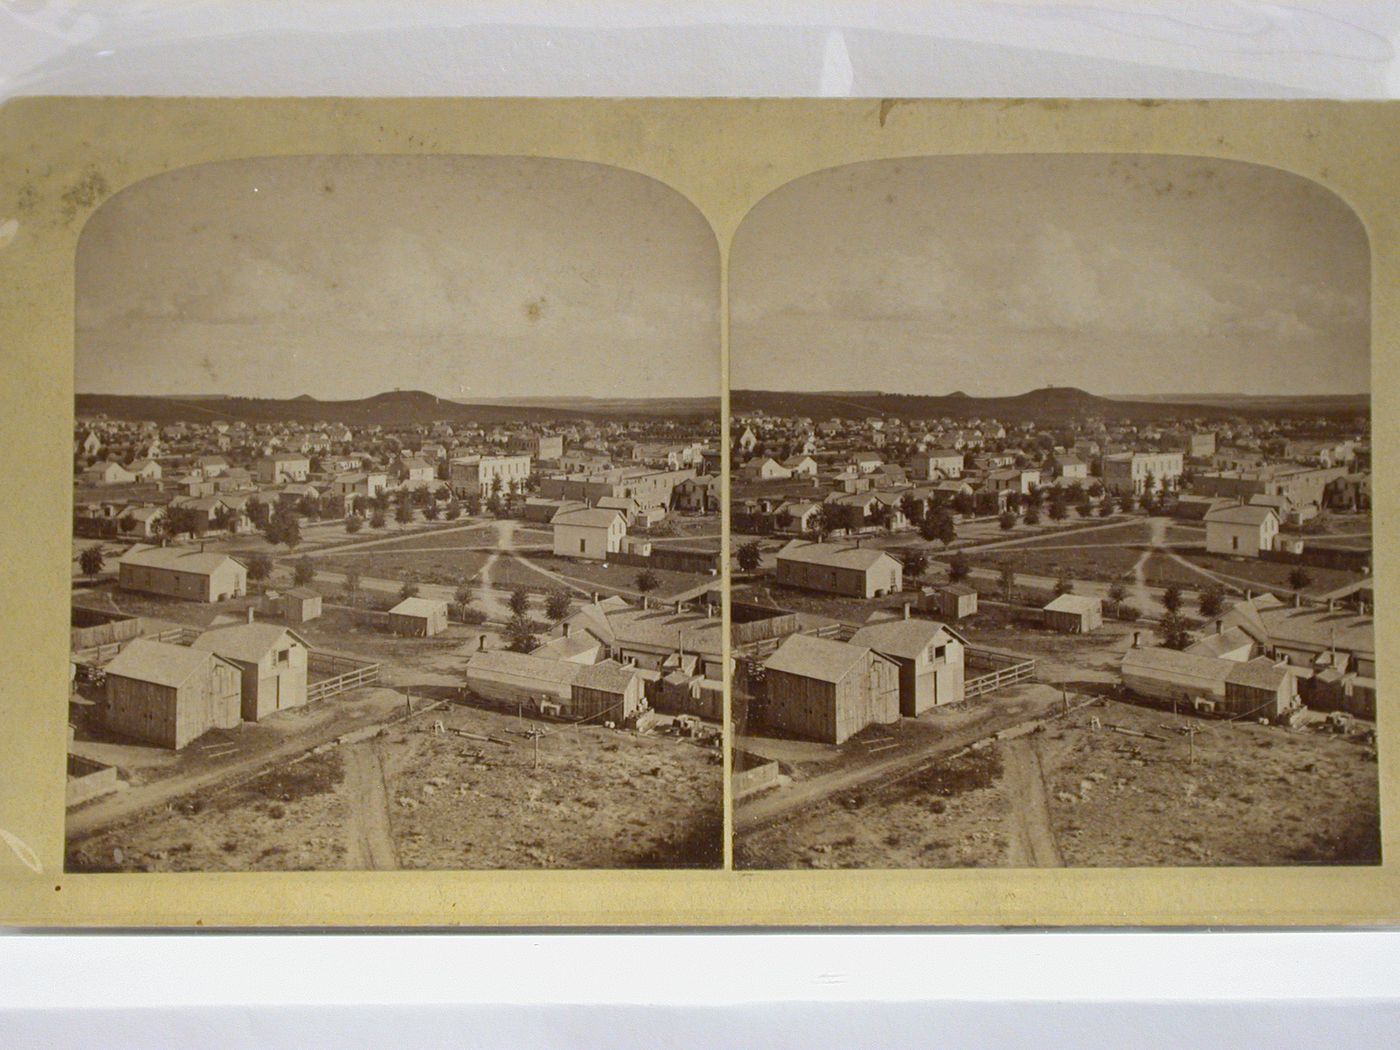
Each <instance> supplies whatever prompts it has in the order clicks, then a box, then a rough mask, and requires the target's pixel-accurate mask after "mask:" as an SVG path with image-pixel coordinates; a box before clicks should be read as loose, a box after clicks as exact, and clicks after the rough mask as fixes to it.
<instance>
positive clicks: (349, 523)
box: [345, 514, 365, 536]
mask: <svg viewBox="0 0 1400 1050" xmlns="http://www.w3.org/2000/svg"><path fill="white" fill-rule="evenodd" d="M364 524H365V523H364V519H362V518H360V517H359V516H357V515H355V514H351V515H350V516H349V517H348V518H346V519H345V531H346V532H348V533H349V534H350V535H351V536H353V535H355V533H357V532H359V531H360V529H362V528H364Z"/></svg>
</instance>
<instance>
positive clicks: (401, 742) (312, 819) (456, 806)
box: [68, 705, 722, 871]
mask: <svg viewBox="0 0 1400 1050" xmlns="http://www.w3.org/2000/svg"><path fill="white" fill-rule="evenodd" d="M439 721H441V722H442V723H443V725H444V728H446V729H448V730H452V729H463V730H466V731H468V732H472V733H476V734H479V735H483V736H491V737H494V738H496V740H498V741H503V742H499V743H492V742H482V741H477V740H471V739H468V738H465V737H462V736H458V735H456V734H455V733H452V732H444V733H438V732H434V731H433V729H434V723H435V722H439ZM523 727H530V728H538V729H542V730H543V731H544V732H545V733H546V734H547V735H546V736H544V737H543V738H541V740H540V742H539V760H538V767H536V760H535V744H534V741H533V740H532V739H530V738H528V737H526V736H524V735H522V734H521V733H520V730H521V729H522V728H523ZM718 758H719V753H718V751H716V750H715V749H713V748H702V747H699V746H697V745H694V744H691V743H689V742H686V741H683V740H678V739H676V738H672V737H661V736H649V737H639V736H635V735H633V734H630V733H620V732H615V731H611V730H606V729H602V728H598V727H587V728H583V729H580V730H578V731H577V732H575V730H573V729H572V728H570V727H561V726H560V725H558V724H546V723H535V722H524V723H520V722H517V720H516V719H514V718H511V717H509V716H506V715H501V714H497V713H495V712H490V711H482V710H478V709H475V708H470V707H466V706H457V705H453V706H449V707H446V708H436V709H432V710H427V711H424V712H422V713H421V714H420V715H417V716H415V717H413V718H412V719H409V720H408V721H405V722H402V723H400V724H399V725H396V726H391V727H388V728H386V729H384V730H381V731H380V733H379V734H377V735H374V736H369V737H364V738H357V739H354V740H350V741H347V742H345V743H343V744H341V745H340V746H338V747H334V748H331V749H329V750H326V751H324V752H322V753H320V754H313V755H311V756H310V757H308V758H305V759H304V760H301V761H298V762H295V763H287V764H283V765H280V766H277V767H275V768H272V769H269V770H267V771H266V772H264V773H263V774H261V775H259V776H255V777H253V778H252V779H250V780H247V781H245V782H243V783H241V784H238V785H237V786H233V787H223V786H220V785H212V786H209V787H205V788H201V789H199V790H195V791H192V792H190V793H188V794H186V795H182V796H180V797H179V798H177V799H175V800H174V801H173V802H172V804H171V805H170V806H169V807H168V808H162V809H157V810H152V811H148V812H145V813H142V814H140V815H138V816H134V817H131V818H129V819H126V820H124V821H121V822H118V823H115V824H113V825H110V826H107V827H104V828H102V829H101V830H100V831H98V832H96V833H94V834H91V835H89V836H87V837H85V838H83V839H81V840H80V841H77V842H74V843H72V844H71V845H70V848H69V858H68V859H69V869H70V870H78V871H97V870H122V871H221V870H235V871H242V870H307V869H317V868H354V869H363V868H392V867H403V868H420V869H448V868H458V869H482V868H538V867H556V868H617V867H672V866H674V867H694V866H706V867H711V866H716V865H717V864H718V862H719V858H720V855H721V843H720V834H721V817H720V805H721V790H722V784H721V766H720V765H719V763H718Z"/></svg>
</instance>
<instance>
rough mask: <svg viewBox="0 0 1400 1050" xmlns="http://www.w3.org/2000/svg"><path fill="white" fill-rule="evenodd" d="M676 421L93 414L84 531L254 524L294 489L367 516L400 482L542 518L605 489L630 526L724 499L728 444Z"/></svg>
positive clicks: (138, 534) (81, 502) (324, 512)
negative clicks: (520, 508)
mask: <svg viewBox="0 0 1400 1050" xmlns="http://www.w3.org/2000/svg"><path fill="white" fill-rule="evenodd" d="M707 425H708V424H703V423H702V424H693V425H689V426H687V427H685V428H683V430H691V431H693V430H697V429H698V430H701V431H703V430H704V429H705V427H706V426H707ZM678 426H679V424H676V423H674V422H655V421H653V422H651V423H646V424H641V423H622V422H618V423H611V422H609V423H601V422H582V423H568V424H560V425H558V426H555V427H552V428H549V429H545V428H539V429H524V428H514V429H511V428H504V427H496V428H490V429H488V428H484V427H475V426H467V425H453V424H449V423H444V422H439V423H432V424H419V425H412V426H403V427H397V428H391V427H385V426H382V425H379V424H366V425H357V426H354V427H351V426H346V425H343V424H332V425H297V424H265V423H259V424H248V423H244V422H234V423H225V422H218V421H215V422H210V423H200V424H194V423H175V424H168V425H165V426H158V425H157V424H155V423H153V422H140V423H132V422H123V421H115V420H108V419H101V418H99V419H83V420H80V421H79V424H78V427H77V429H76V431H75V437H74V457H75V459H74V481H75V489H76V491H75V498H74V529H75V532H76V533H77V534H79V535H87V536H98V537H105V538H130V539H136V540H145V539H152V538H155V537H156V536H158V535H160V534H161V532H162V519H164V518H168V517H170V516H171V513H170V512H171V509H172V508H182V509H183V510H184V511H185V512H186V513H185V514H184V515H183V516H182V522H183V523H184V526H185V527H182V528H181V529H180V530H179V531H181V532H192V533H197V534H201V535H202V534H205V533H209V532H227V533H240V532H248V531H251V530H253V529H254V528H256V527H257V525H256V522H257V520H258V519H259V517H262V516H263V515H259V514H258V513H257V509H256V508H255V507H254V506H253V504H257V503H262V504H264V505H266V507H268V508H270V507H272V506H274V505H276V504H277V503H278V502H279V501H281V500H283V499H287V498H292V499H294V500H296V501H298V503H299V505H301V506H303V507H314V509H315V516H317V517H320V518H339V517H344V516H348V515H361V516H363V515H365V514H367V513H368V511H369V508H370V507H372V506H374V505H376V501H379V505H382V501H383V500H385V499H388V498H391V497H400V496H402V495H403V494H408V495H411V496H418V497H427V496H431V498H432V499H433V500H434V501H435V500H438V499H448V500H454V499H455V500H466V501H469V502H475V501H483V502H484V501H488V500H490V499H492V498H493V497H503V498H506V499H509V500H510V501H511V502H512V504H514V502H515V501H516V500H526V497H527V494H529V493H531V492H538V498H536V499H532V500H526V502H527V503H532V504H533V506H531V507H528V508H527V510H526V513H527V516H534V517H535V518H536V519H537V520H544V521H550V520H552V518H553V516H554V514H555V512H557V511H558V510H559V509H560V508H561V507H567V508H568V509H576V508H577V507H579V506H582V507H585V508H591V507H594V506H597V505H598V504H599V503H600V502H602V501H609V502H610V503H611V505H612V506H614V507H616V509H619V510H621V511H622V512H623V514H624V516H625V517H626V519H627V522H628V524H632V523H633V522H635V521H640V522H641V523H642V524H643V525H648V524H654V523H656V522H657V521H659V520H660V519H661V518H663V517H664V516H665V514H666V513H668V512H669V511H670V510H672V509H680V510H694V511H698V512H708V511H714V510H717V509H718V502H719V485H718V483H717V481H716V476H717V474H718V467H719V458H720V457H719V454H718V452H716V451H715V450H713V449H712V448H711V447H710V446H709V445H707V444H706V443H705V442H704V441H703V440H700V439H696V438H694V437H688V436H684V435H683V434H679V435H677V437H676V438H675V439H674V440H670V441H658V440H655V437H656V434H657V432H661V433H663V434H664V433H665V432H667V431H670V430H673V429H676V428H678ZM167 525H168V523H167ZM614 542H615V541H614ZM613 549H616V546H615V545H614V547H613Z"/></svg>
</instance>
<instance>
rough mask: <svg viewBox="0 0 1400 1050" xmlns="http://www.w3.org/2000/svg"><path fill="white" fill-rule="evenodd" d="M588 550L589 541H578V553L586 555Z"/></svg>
mask: <svg viewBox="0 0 1400 1050" xmlns="http://www.w3.org/2000/svg"><path fill="white" fill-rule="evenodd" d="M587 550H588V541H587V540H579V541H578V552H579V553H580V554H584V553H587Z"/></svg>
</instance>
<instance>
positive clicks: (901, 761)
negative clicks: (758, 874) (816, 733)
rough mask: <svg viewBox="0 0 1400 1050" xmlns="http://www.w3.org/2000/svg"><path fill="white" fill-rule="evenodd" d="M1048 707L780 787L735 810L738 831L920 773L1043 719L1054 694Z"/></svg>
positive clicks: (983, 723) (987, 721) (980, 724)
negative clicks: (998, 734) (987, 739)
mask: <svg viewBox="0 0 1400 1050" xmlns="http://www.w3.org/2000/svg"><path fill="white" fill-rule="evenodd" d="M1047 695H1048V696H1049V699H1047V700H1046V702H1045V704H1044V706H1039V707H1037V709H1034V710H1030V711H1020V712H1018V713H1017V714H1015V715H1013V716H1007V715H1002V716H1000V717H998V716H996V715H993V716H992V717H991V718H988V719H984V720H981V721H978V722H976V723H974V724H972V725H969V726H966V727H964V728H963V729H960V730H954V731H952V732H950V733H948V734H947V735H945V736H943V737H941V738H940V739H939V741H938V746H937V747H935V748H932V749H927V750H925V749H916V750H913V751H905V752H902V753H901V754H898V755H896V756H893V757H891V758H886V759H883V760H881V761H877V762H870V763H865V764H862V765H858V766H855V767H854V768H846V769H838V770H836V771H835V772H833V773H828V774H826V775H823V776H816V777H812V778H811V779H809V780H801V781H797V782H796V783H793V784H791V785H789V786H787V787H784V788H779V789H778V790H775V791H769V792H767V793H766V794H763V795H760V796H758V797H757V798H755V799H753V800H751V801H745V802H744V803H743V804H741V805H739V806H737V807H736V808H735V811H734V830H735V831H736V832H739V831H751V830H755V829H757V828H759V827H762V826H764V825H767V824H772V823H774V822H776V821H778V820H782V819H784V818H785V817H787V816H789V815H791V814H792V813H794V812H796V811H798V810H800V809H805V808H806V807H808V806H813V805H816V804H817V803H818V802H821V801H823V800H824V799H826V798H828V797H830V796H831V795H834V794H836V793H837V792H839V791H848V790H850V789H851V788H855V787H859V786H861V785H862V784H867V783H869V782H871V781H874V780H882V779H885V778H888V777H892V776H896V775H907V774H910V773H914V772H917V771H918V770H920V769H923V768H924V767H926V766H931V765H933V764H934V763H937V762H940V761H942V760H943V759H945V758H946V757H947V756H949V755H951V754H952V753H953V752H955V751H959V750H961V749H962V748H964V747H966V746H968V745H969V744H971V743H972V742H973V741H975V740H980V739H982V738H983V737H987V736H990V735H991V734H992V733H995V732H998V731H999V730H1003V729H1008V728H1010V727H1011V726H1014V725H1019V724H1020V723H1022V722H1030V721H1035V720H1036V719H1040V718H1043V717H1044V716H1045V712H1046V710H1047V709H1048V708H1050V707H1052V706H1053V703H1054V699H1053V694H1047Z"/></svg>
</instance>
